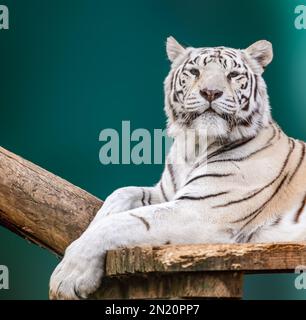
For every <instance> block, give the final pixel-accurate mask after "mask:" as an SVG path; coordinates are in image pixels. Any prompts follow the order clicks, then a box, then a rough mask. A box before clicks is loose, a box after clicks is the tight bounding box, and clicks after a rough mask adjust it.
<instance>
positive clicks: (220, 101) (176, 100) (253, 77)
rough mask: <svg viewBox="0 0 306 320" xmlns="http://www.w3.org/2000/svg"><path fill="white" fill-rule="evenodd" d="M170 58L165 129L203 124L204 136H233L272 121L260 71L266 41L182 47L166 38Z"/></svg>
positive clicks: (268, 48) (268, 49) (173, 131)
mask: <svg viewBox="0 0 306 320" xmlns="http://www.w3.org/2000/svg"><path fill="white" fill-rule="evenodd" d="M167 55H168V58H169V60H170V61H171V62H172V65H171V71H170V73H169V75H168V76H167V78H166V80H165V110H166V114H167V116H168V132H169V135H170V136H176V135H178V134H179V133H180V132H182V130H185V129H194V130H205V132H206V134H207V136H208V137H212V138H221V139H223V138H224V139H229V140H236V139H239V138H246V137H251V136H254V135H256V133H257V132H258V131H259V130H260V128H262V127H265V126H266V125H268V123H269V122H270V121H271V114H270V106H269V98H268V94H267V88H266V84H265V81H264V79H263V78H262V73H263V71H264V69H265V67H266V66H267V65H268V64H269V63H270V62H271V61H272V58H273V51H272V45H271V43H270V42H268V41H265V40H262V41H258V42H256V43H254V44H252V45H251V46H250V47H248V48H247V49H245V50H240V49H232V48H227V47H212V48H206V47H204V48H193V47H187V48H185V47H183V46H182V45H180V44H179V43H178V42H177V41H176V40H175V39H174V38H173V37H169V38H168V39H167Z"/></svg>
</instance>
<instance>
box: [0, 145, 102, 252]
mask: <svg viewBox="0 0 306 320" xmlns="http://www.w3.org/2000/svg"><path fill="white" fill-rule="evenodd" d="M102 203H103V202H102V201H101V200H99V199H98V198H96V197H94V196H92V195H91V194H89V193H87V192H86V191H84V190H82V189H80V188H78V187H76V186H74V185H73V184H71V183H69V182H68V181H66V180H64V179H61V178H60V177H58V176H56V175H54V174H52V173H50V172H48V171H46V170H44V169H42V168H40V167H38V166H36V165H35V164H33V163H31V162H29V161H27V160H24V159H23V158H21V157H19V156H17V155H15V154H13V153H11V152H9V151H7V150H5V149H3V148H1V147H0V224H1V225H3V226H4V227H6V228H8V229H10V230H12V231H13V232H15V233H17V234H19V235H20V236H23V237H25V238H27V239H28V240H30V241H32V242H34V243H36V244H38V245H40V246H42V247H45V248H47V249H49V250H51V251H52V252H54V253H56V254H58V255H62V254H63V253H64V250H65V248H66V247H67V246H68V245H69V243H71V242H72V241H73V240H74V239H76V238H77V237H79V236H80V234H81V233H82V232H83V231H84V230H85V229H86V227H87V226H88V224H89V222H90V221H91V220H92V218H93V217H94V215H95V214H96V212H97V210H98V209H99V208H100V207H101V205H102Z"/></svg>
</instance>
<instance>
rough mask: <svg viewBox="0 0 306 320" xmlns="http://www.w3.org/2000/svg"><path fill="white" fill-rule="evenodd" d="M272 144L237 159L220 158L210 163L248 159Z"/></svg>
mask: <svg viewBox="0 0 306 320" xmlns="http://www.w3.org/2000/svg"><path fill="white" fill-rule="evenodd" d="M271 146H272V144H269V145H266V146H264V147H262V148H260V149H258V150H256V151H254V152H252V153H250V154H248V155H247V156H245V157H241V158H236V159H220V160H214V161H209V162H208V164H212V163H216V162H230V161H233V162H240V161H244V160H247V159H249V158H251V157H252V156H254V155H255V154H257V153H259V152H261V151H263V150H265V149H267V148H269V147H271Z"/></svg>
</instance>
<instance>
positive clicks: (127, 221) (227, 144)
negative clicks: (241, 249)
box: [50, 38, 306, 299]
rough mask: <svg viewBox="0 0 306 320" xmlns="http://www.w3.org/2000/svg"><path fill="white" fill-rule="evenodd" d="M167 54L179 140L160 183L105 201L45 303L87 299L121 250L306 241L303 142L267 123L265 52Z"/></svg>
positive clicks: (172, 124) (172, 129) (168, 102)
mask: <svg viewBox="0 0 306 320" xmlns="http://www.w3.org/2000/svg"><path fill="white" fill-rule="evenodd" d="M167 52H168V57H169V59H170V60H171V61H172V67H171V71H170V73H169V75H168V77H167V78H166V80H165V110H166V113H167V115H168V131H169V134H170V135H172V136H173V137H174V138H175V139H174V144H173V146H172V148H171V150H170V152H169V154H168V156H167V160H166V165H165V170H164V172H163V174H162V177H161V180H160V181H159V183H158V184H157V185H156V186H155V187H127V188H121V189H119V190H116V191H115V192H114V193H112V194H111V195H110V196H109V197H108V198H107V199H106V201H105V203H104V205H103V207H102V208H101V209H100V211H99V212H98V214H97V216H96V217H95V219H94V220H93V222H92V223H91V224H90V226H89V228H88V229H87V230H86V231H85V232H84V234H83V235H82V236H81V237H80V238H79V239H77V240H76V241H75V242H73V243H72V244H71V245H70V246H69V247H68V249H67V251H66V254H65V257H64V259H63V261H62V262H61V263H60V264H59V266H58V267H57V268H56V270H55V271H54V273H53V275H52V277H51V281H50V296H51V298H63V299H79V298H82V297H87V296H88V295H89V294H90V293H91V292H93V291H94V290H95V289H97V288H98V286H99V285H100V281H101V277H102V276H103V268H102V267H101V261H103V259H104V257H105V252H106V251H107V250H110V249H116V248H119V247H122V246H134V245H162V244H165V243H175V244H179V243H205V242H210V243H211V242H219V243H220V242H223V243H235V242H236V243H237V242H238V243H240V242H265V241H275V242H282V241H298V240H306V188H305V181H306V159H305V158H306V156H305V143H304V142H302V141H299V140H295V139H292V138H289V137H287V136H286V134H285V133H284V132H283V131H282V130H281V129H280V127H279V126H278V125H277V124H276V123H275V122H274V121H273V120H272V118H271V114H270V105H269V100H268V94H267V90H266V85H265V82H264V80H263V77H262V73H263V71H264V68H265V67H266V66H267V64H268V63H269V62H270V61H271V60H272V48H271V45H270V44H269V43H268V42H267V41H260V42H257V43H255V44H254V45H252V46H251V47H249V48H247V49H246V50H236V49H231V48H225V47H217V48H200V49H195V48H183V47H182V46H181V45H180V44H178V43H177V42H176V41H175V40H174V39H173V38H169V39H168V43H167ZM207 90H208V91H207ZM207 92H208V96H207ZM215 92H217V93H218V95H217V98H216V96H213V97H214V99H211V97H212V95H211V94H214V93H215ZM220 92H222V94H221V93H220ZM207 97H208V98H209V99H207ZM189 130H191V131H193V132H194V133H195V134H194V138H195V139H194V140H189V138H188V137H189V136H188V133H189ZM182 133H183V134H182ZM203 137H204V138H205V139H204V140H205V142H206V143H205V148H200V141H202V139H203ZM186 141H187V142H186ZM186 145H187V146H188V147H190V146H191V147H194V149H196V150H197V152H196V153H193V152H190V148H188V149H187V148H186ZM182 146H185V148H182ZM192 150H193V148H191V151H192Z"/></svg>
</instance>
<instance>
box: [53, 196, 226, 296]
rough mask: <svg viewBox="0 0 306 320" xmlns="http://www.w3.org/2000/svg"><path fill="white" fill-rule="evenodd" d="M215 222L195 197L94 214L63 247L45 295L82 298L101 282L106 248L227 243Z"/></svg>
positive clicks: (224, 234)
mask: <svg viewBox="0 0 306 320" xmlns="http://www.w3.org/2000/svg"><path fill="white" fill-rule="evenodd" d="M231 241H232V239H231V238H230V234H228V233H226V232H224V231H223V230H222V228H221V226H220V225H218V224H212V223H208V219H206V218H205V213H204V212H203V207H202V205H201V201H198V202H196V203H195V202H194V201H189V200H181V201H171V202H167V203H163V204H157V205H152V206H146V207H141V208H136V209H133V210H129V211H127V212H123V213H118V214H114V215H109V216H106V217H104V218H103V219H99V220H97V221H96V223H95V224H93V225H92V226H90V227H89V228H88V229H87V230H86V231H85V232H84V233H83V235H82V236H81V237H80V238H79V239H78V240H76V241H75V242H73V243H72V244H71V245H70V246H69V247H68V248H67V250H66V253H65V256H64V258H63V260H62V262H61V263H60V264H59V265H58V266H57V268H56V269H55V271H54V273H53V274H52V277H51V280H50V297H51V298H58V299H79V298H85V297H87V296H88V295H89V294H90V293H92V292H94V291H95V290H96V289H97V288H98V287H99V285H100V283H101V278H102V276H103V271H104V258H105V253H106V251H107V250H112V249H116V248H120V247H125V246H135V245H163V244H165V243H169V242H170V243H174V244H180V243H203V242H231Z"/></svg>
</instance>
